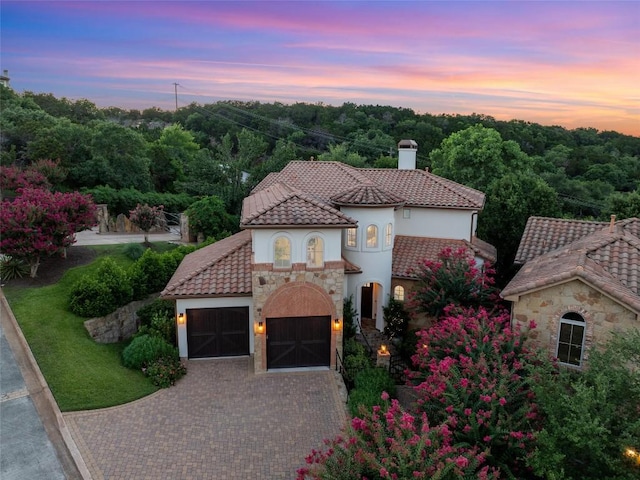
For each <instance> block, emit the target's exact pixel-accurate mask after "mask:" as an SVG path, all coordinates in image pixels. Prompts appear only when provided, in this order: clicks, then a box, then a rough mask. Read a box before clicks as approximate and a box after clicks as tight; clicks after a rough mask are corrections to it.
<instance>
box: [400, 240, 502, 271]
mask: <svg viewBox="0 0 640 480" xmlns="http://www.w3.org/2000/svg"><path fill="white" fill-rule="evenodd" d="M445 248H452V249H454V250H455V249H458V248H464V249H466V250H467V251H468V252H469V254H470V256H471V254H472V253H473V256H478V257H481V258H483V259H485V260H487V261H489V262H495V260H496V249H495V247H493V246H492V245H489V244H488V243H486V242H483V241H481V240H480V241H478V240H477V239H475V238H474V242H473V243H472V242H469V241H467V240H456V239H451V238H427V237H408V236H405V235H397V236H396V237H395V240H394V245H393V264H392V267H391V276H392V277H395V278H411V279H413V278H416V277H415V275H414V274H413V273H411V270H412V269H413V268H415V267H416V266H417V265H419V264H420V263H421V262H423V261H424V260H432V261H435V260H438V255H439V254H440V252H442V250H444V249H445Z"/></svg>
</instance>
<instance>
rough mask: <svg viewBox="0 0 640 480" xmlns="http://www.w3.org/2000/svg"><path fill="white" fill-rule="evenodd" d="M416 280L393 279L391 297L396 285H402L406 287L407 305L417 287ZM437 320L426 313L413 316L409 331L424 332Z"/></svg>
mask: <svg viewBox="0 0 640 480" xmlns="http://www.w3.org/2000/svg"><path fill="white" fill-rule="evenodd" d="M416 283H417V282H416V281H415V280H408V279H405V278H392V279H391V292H390V295H391V296H392V297H393V289H394V288H395V287H396V285H400V286H401V287H404V303H405V304H406V302H407V300H408V299H409V292H410V291H411V290H413V288H414V287H415V286H416ZM435 321H436V319H435V318H433V317H430V316H429V315H427V314H426V313H415V314H414V315H411V320H409V328H408V330H409V331H411V330H423V329H426V328H429V327H431V326H432V325H433V324H434V323H435Z"/></svg>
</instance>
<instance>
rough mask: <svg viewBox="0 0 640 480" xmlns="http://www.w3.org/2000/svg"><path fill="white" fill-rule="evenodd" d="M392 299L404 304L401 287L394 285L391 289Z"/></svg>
mask: <svg viewBox="0 0 640 480" xmlns="http://www.w3.org/2000/svg"><path fill="white" fill-rule="evenodd" d="M393 299H394V300H397V301H399V302H404V287H403V286H401V285H396V286H395V287H394V288H393Z"/></svg>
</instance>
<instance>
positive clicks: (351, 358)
mask: <svg viewBox="0 0 640 480" xmlns="http://www.w3.org/2000/svg"><path fill="white" fill-rule="evenodd" d="M343 356H344V358H343V361H342V363H343V364H344V370H345V371H344V372H343V374H342V376H343V377H344V381H345V384H346V385H347V386H350V385H352V384H353V382H354V381H355V377H356V375H357V374H358V373H360V372H361V371H363V370H366V369H368V368H371V367H372V364H371V358H370V357H369V353H368V352H367V350H366V349H365V348H364V346H362V345H361V344H360V343H358V341H356V339H355V338H350V339H348V340H347V341H345V342H344V348H343Z"/></svg>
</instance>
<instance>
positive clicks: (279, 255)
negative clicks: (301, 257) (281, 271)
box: [273, 237, 291, 268]
mask: <svg viewBox="0 0 640 480" xmlns="http://www.w3.org/2000/svg"><path fill="white" fill-rule="evenodd" d="M273 266H274V267H276V268H285V267H290V266H291V242H290V241H289V239H288V238H287V237H278V238H276V241H275V242H274V244H273Z"/></svg>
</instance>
